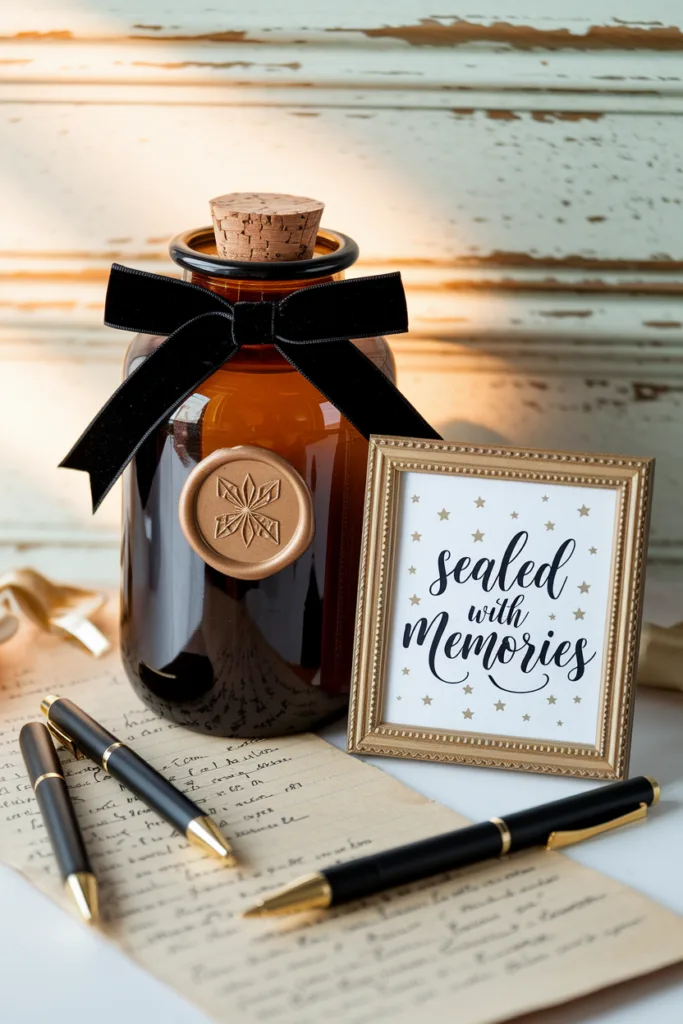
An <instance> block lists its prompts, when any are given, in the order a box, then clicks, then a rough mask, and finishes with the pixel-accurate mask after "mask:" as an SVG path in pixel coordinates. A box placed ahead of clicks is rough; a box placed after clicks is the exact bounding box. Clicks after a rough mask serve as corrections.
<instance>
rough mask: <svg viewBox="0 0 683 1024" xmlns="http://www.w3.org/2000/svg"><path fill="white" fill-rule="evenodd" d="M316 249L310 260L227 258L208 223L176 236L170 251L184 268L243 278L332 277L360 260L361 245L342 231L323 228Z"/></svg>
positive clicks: (288, 278)
mask: <svg viewBox="0 0 683 1024" xmlns="http://www.w3.org/2000/svg"><path fill="white" fill-rule="evenodd" d="M315 248H316V254H315V256H312V257H311V258H310V259H308V260H287V261H286V262H284V263H271V262H267V263H264V262H258V263H257V262H254V263H250V262H249V261H247V260H225V259H222V258H221V257H220V256H217V255H216V251H215V250H216V241H215V238H214V233H213V228H212V227H211V226H208V227H202V228H192V229H191V230H190V231H184V232H183V233H182V234H180V235H176V237H175V238H173V239H172V240H171V243H170V245H169V247H168V251H169V253H170V255H171V259H172V260H173V262H174V263H177V264H178V266H179V267H182V268H183V269H184V270H191V271H194V272H195V273H200V274H208V275H210V276H211V277H233V278H239V279H240V280H242V281H248V280H252V281H266V280H267V281H298V280H305V279H306V278H311V277H329V276H331V275H332V274H338V273H339V272H340V271H342V270H346V268H347V267H350V266H352V264H354V263H355V262H356V260H357V259H358V245H357V244H356V242H354V240H353V239H352V238H349V236H348V235H343V234H342V233H341V231H331V230H330V229H329V228H320V229H319V230H318V237H317V239H316V243H315ZM212 250H213V251H212Z"/></svg>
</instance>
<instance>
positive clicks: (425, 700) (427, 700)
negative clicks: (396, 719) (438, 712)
mask: <svg viewBox="0 0 683 1024" xmlns="http://www.w3.org/2000/svg"><path fill="white" fill-rule="evenodd" d="M422 703H423V704H431V703H432V698H431V697H423V698H422Z"/></svg>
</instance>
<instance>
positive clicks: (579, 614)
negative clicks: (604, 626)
mask: <svg viewBox="0 0 683 1024" xmlns="http://www.w3.org/2000/svg"><path fill="white" fill-rule="evenodd" d="M585 617H586V613H585V612H582V611H581V609H580V608H577V609H576V611H575V612H574V618H575V619H584V618H585Z"/></svg>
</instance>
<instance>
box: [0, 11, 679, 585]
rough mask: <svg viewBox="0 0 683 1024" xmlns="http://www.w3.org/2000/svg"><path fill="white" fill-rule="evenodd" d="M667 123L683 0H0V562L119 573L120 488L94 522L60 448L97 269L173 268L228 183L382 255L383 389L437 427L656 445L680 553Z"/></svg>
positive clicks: (66, 434)
mask: <svg viewBox="0 0 683 1024" xmlns="http://www.w3.org/2000/svg"><path fill="white" fill-rule="evenodd" d="M341 6H343V10H340V9H339V8H340V7H341ZM475 6H476V8H477V14H476V15H473V14H472V13H466V12H469V11H471V8H472V7H475ZM439 10H440V11H442V10H443V7H440V8H439ZM682 116H683V7H682V6H681V4H680V2H679V0H675V2H666V0H648V2H647V3H646V2H645V0H620V3H619V4H614V3H612V2H608V0H592V2H590V3H588V2H577V0H572V3H569V2H568V0H565V2H564V3H563V4H558V3H555V4H548V3H546V2H544V0H525V2H522V0H510V2H508V3H506V4H505V5H501V4H500V0H495V2H494V0H487V2H481V0H479V2H478V3H477V4H476V5H474V4H470V5H468V6H467V7H466V8H461V9H460V10H458V9H455V10H448V9H447V12H446V14H443V13H441V14H438V15H436V14H433V13H432V7H431V5H427V4H426V2H424V0H390V2H389V0H383V2H374V3H367V2H360V0H346V3H345V4H344V5H337V4H311V3H310V2H307V0H280V2H274V0H258V2H254V0H252V2H244V3H241V4H239V5H238V4H235V3H232V2H222V0H218V2H217V3H216V4H214V5H213V6H212V7H211V8H205V9H199V8H196V7H193V5H190V4H188V3H187V2H186V0H184V2H182V3H181V2H179V0H164V2H163V3H162V2H161V0H147V2H145V3H143V2H142V0H117V2H115V3H114V2H112V3H111V4H108V3H107V2H105V0H79V2H76V0H74V2H72V3H69V2H68V0H51V2H48V0H41V2H37V3H36V2H34V3H32V4H31V6H30V7H29V6H28V5H25V6H22V5H19V4H14V5H12V9H11V10H9V9H3V10H2V11H0V174H1V176H2V179H1V180H2V186H1V188H0V362H1V367H0V414H1V416H2V421H1V426H2V430H3V440H4V443H3V445H2V448H1V449H0V468H1V470H2V480H3V488H2V498H1V501H0V566H4V565H8V564H16V563H17V561H26V562H30V563H32V564H34V565H37V566H39V567H42V568H44V569H45V570H46V571H48V572H52V573H54V574H56V575H69V576H71V577H72V578H81V579H101V580H106V579H111V578H113V577H114V576H115V574H116V564H117V558H118V556H117V546H118V512H119V501H120V499H119V497H118V495H116V494H115V495H113V496H111V497H110V498H109V499H108V500H107V502H106V504H105V506H104V507H103V509H102V510H101V512H100V513H99V514H98V516H97V517H96V518H95V519H91V517H90V516H89V514H88V497H87V482H86V480H85V479H84V478H82V475H81V474H73V473H67V472H64V471H57V470H56V468H55V466H56V464H57V462H58V461H59V458H60V457H61V456H62V455H63V454H64V452H65V451H66V450H67V449H68V447H69V446H70V444H71V442H72V441H73V439H74V438H75V437H76V436H77V435H78V433H79V432H80V430H81V428H82V427H83V425H84V424H85V422H87V419H88V417H89V416H90V415H91V414H92V413H94V412H95V410H96V409H97V408H98V406H99V405H100V404H101V402H102V401H103V400H104V398H105V397H106V396H107V395H108V394H109V393H110V391H111V390H112V389H113V388H114V387H115V385H116V383H117V380H118V377H119V373H120V365H121V359H122V355H123V351H124V347H125V344H126V338H124V337H122V336H121V335H119V334H117V333H116V332H113V331H109V330H107V329H106V328H104V327H102V326H101V315H102V300H103V293H104V286H105V282H106V277H107V270H108V266H109V264H110V262H111V261H112V259H117V260H120V261H122V262H124V263H128V264H130V265H133V266H141V267H147V268H149V269H154V270H159V271H162V272H165V271H167V270H168V269H169V264H168V262H167V258H166V245H167V241H168V238H169V237H170V236H172V235H173V234H175V233H176V232H177V231H179V230H182V229H184V228H186V227H189V226H193V225H196V224H198V223H205V222H206V221H207V219H208V217H207V207H206V200H207V199H208V198H209V197H210V196H213V195H215V194H217V193H220V192H225V191H232V190H241V189H267V190H277V191H292V192H296V193H303V194H311V195H314V196H318V197H320V198H322V199H324V200H325V201H326V203H327V210H326V214H325V218H324V219H325V223H327V224H329V225H330V226H332V227H338V228H340V229H342V230H345V231H347V232H348V233H350V234H352V235H354V236H355V237H356V238H357V239H358V241H359V243H360V245H361V251H362V254H363V258H362V262H361V264H359V267H358V271H359V272H361V273H364V272H372V271H381V270H382V269H384V268H394V269H395V268H398V269H400V270H401V271H402V273H403V275H404V279H405V281H406V284H407V286H408V291H409V301H410V309H411V324H412V330H411V334H410V335H409V336H408V337H407V338H405V339H400V340H398V341H396V342H395V343H394V349H395V352H396V354H397V358H398V363H399V373H400V379H401V384H402V387H403V389H404V390H405V391H406V393H407V394H408V395H409V396H410V398H411V399H412V400H413V401H414V402H415V403H416V404H417V405H418V406H419V407H420V408H421V410H422V411H423V412H424V413H425V415H427V416H428V417H429V418H430V419H431V420H432V421H433V422H434V423H435V425H437V426H438V427H440V428H441V429H442V430H443V432H444V433H445V434H446V436H449V437H452V438H457V439H460V440H475V441H477V440H480V441H505V442H510V443H516V444H528V445H537V446H555V447H565V448H579V449H586V450H599V449H603V450H614V451H622V452H623V451H632V452H634V453H636V454H655V455H656V456H657V458H658V477H657V489H656V505H655V513H654V522H653V535H652V554H653V556H654V557H656V558H658V559H668V560H680V559H681V558H683V526H682V525H681V518H680V515H679V508H680V506H681V503H682V501H683V460H682V458H681V447H682V445H681V441H682V440H683V306H682V303H683V206H682V204H683V132H682V131H681V126H682V124H683V121H682V120H681V118H682Z"/></svg>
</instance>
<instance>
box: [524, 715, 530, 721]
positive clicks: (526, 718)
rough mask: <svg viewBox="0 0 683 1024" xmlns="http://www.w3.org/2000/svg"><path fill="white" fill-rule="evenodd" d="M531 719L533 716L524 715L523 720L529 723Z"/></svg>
mask: <svg viewBox="0 0 683 1024" xmlns="http://www.w3.org/2000/svg"><path fill="white" fill-rule="evenodd" d="M530 719H531V715H522V720H523V721H525V722H528V721H529V720H530Z"/></svg>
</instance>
